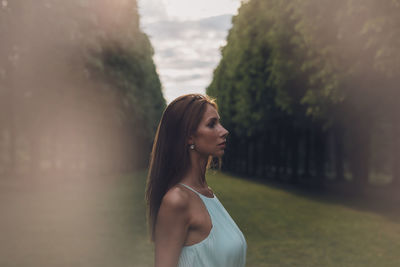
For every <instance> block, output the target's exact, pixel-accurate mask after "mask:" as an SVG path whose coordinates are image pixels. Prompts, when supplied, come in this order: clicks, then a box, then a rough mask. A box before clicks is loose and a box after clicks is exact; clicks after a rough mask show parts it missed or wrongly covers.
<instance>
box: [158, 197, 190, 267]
mask: <svg viewBox="0 0 400 267" xmlns="http://www.w3.org/2000/svg"><path fill="white" fill-rule="evenodd" d="M188 209H189V198H188V196H187V195H186V194H185V193H184V192H181V191H180V190H173V191H171V192H168V193H167V194H166V195H165V196H164V198H163V200H162V202H161V206H160V209H159V211H158V216H157V222H156V226H155V227H156V228H155V242H154V243H155V267H176V266H177V265H178V261H179V256H180V253H181V250H182V246H183V245H184V242H185V239H186V235H187V231H188V228H189V212H188Z"/></svg>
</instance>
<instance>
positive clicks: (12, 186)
mask: <svg viewBox="0 0 400 267" xmlns="http://www.w3.org/2000/svg"><path fill="white" fill-rule="evenodd" d="M135 177H136V176H132V175H130V176H111V175H110V176H97V177H89V176H69V177H61V176H59V177H51V178H50V177H49V178H46V179H44V178H42V179H39V178H35V179H33V178H32V177H26V179H22V178H20V179H0V210H1V213H2V219H1V220H0V229H1V235H0V236H1V242H0V266H2V267H11V266H21V267H22V266H29V267H35V266H38V267H39V266H40V267H47V266H49V267H50V266H51V267H64V266H65V267H67V266H68V267H70V266H85V267H91V266H96V267H100V266H107V267H109V266H150V263H148V264H145V263H144V262H145V261H146V260H147V261H148V260H152V259H151V258H141V255H143V253H142V252H143V251H147V250H150V249H151V247H150V246H149V245H147V244H148V243H147V242H146V240H145V238H146V236H145V232H146V228H145V217H144V213H143V212H144V209H143V203H144V202H143V193H141V194H139V193H138V192H141V191H143V188H144V187H140V188H139V187H136V188H134V187H132V185H133V183H132V180H133V179H134V178H135ZM30 178H32V179H30ZM142 180H143V179H141V180H140V182H141V181H142ZM135 184H136V185H138V183H135ZM143 186H144V185H143ZM139 233H140V235H139ZM138 244H140V246H138ZM150 252H151V251H148V252H147V253H145V254H147V255H149V254H150ZM142 257H143V256H142Z"/></svg>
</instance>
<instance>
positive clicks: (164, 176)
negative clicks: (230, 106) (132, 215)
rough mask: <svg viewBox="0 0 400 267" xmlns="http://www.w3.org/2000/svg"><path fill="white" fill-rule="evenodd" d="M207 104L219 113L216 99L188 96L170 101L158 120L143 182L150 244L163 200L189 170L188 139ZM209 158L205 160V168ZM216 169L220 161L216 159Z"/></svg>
mask: <svg viewBox="0 0 400 267" xmlns="http://www.w3.org/2000/svg"><path fill="white" fill-rule="evenodd" d="M207 104H210V105H212V106H213V107H214V108H215V109H217V110H218V106H217V104H216V102H215V99H212V98H210V97H209V96H207V95H201V94H187V95H183V96H180V97H178V98H176V99H175V100H173V101H172V102H171V103H170V104H169V105H168V106H167V108H166V109H165V110H164V113H163V115H162V117H161V120H160V123H159V125H158V128H157V132H156V135H155V137H154V143H153V149H152V152H151V155H150V166H149V172H148V176H147V182H146V204H147V222H148V230H150V231H149V232H150V237H151V241H154V232H155V224H156V220H157V214H158V210H159V209H160V205H161V201H162V198H163V197H164V195H165V193H166V192H167V190H168V188H170V187H172V186H174V185H175V184H177V183H178V182H179V181H180V180H181V179H182V176H183V175H184V174H185V173H186V171H188V169H189V167H190V157H189V145H188V144H187V140H188V138H189V136H190V135H192V134H193V133H195V132H196V130H197V128H198V126H199V124H200V121H201V119H202V118H203V115H204V113H205V111H206V107H207V106H206V105H207ZM212 159H213V158H212V156H210V157H209V158H208V163H207V167H206V168H207V169H208V168H209V167H210V163H211V161H212ZM218 160H219V166H220V162H221V159H220V158H219V159H218Z"/></svg>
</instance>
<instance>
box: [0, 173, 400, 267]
mask: <svg viewBox="0 0 400 267" xmlns="http://www.w3.org/2000/svg"><path fill="white" fill-rule="evenodd" d="M57 179H58V180H57ZM207 179H208V181H209V184H210V186H211V187H212V188H213V190H214V192H215V194H216V195H217V196H218V198H219V199H220V200H221V202H222V203H223V205H224V206H225V208H226V209H227V210H228V212H229V213H230V214H231V216H232V217H233V218H234V220H235V221H236V223H237V224H238V225H239V227H240V228H241V230H242V232H243V233H244V235H245V237H246V240H247V244H248V252H247V267H259V266H260V267H261V266H400V257H399V256H398V252H399V251H400V211H398V212H392V213H391V214H390V216H385V215H384V214H382V213H376V212H371V211H368V209H358V208H354V207H353V208H352V206H351V205H344V204H343V203H341V202H340V201H331V200H327V199H325V198H321V197H316V196H309V195H305V194H301V193H296V192H289V191H285V190H282V189H279V188H274V187H271V186H266V185H263V184H259V183H257V182H255V181H249V180H243V179H238V178H235V177H232V176H229V175H225V174H221V173H214V174H213V173H210V174H209V175H208V178H207ZM144 185H145V174H144V173H139V174H137V175H124V176H107V177H97V178H96V179H90V178H88V177H81V178H79V177H74V178H70V179H66V178H64V179H61V178H54V179H53V180H51V181H49V180H46V181H41V182H36V181H35V182H33V181H23V182H16V181H10V180H8V181H7V180H2V181H0V209H1V212H2V215H1V220H0V229H1V235H0V241H1V242H0V266H2V267H11V266H18V267H19V266H21V267H22V266H29V267H35V266H38V267H47V266H49V267H50V266H51V267H70V266H82V267H91V266H93V267H94V266H96V267H106V266H107V267H111V266H118V267H119V266H123V267H125V266H126V267H129V266H132V267H142V266H143V267H147V266H152V262H153V247H152V245H151V244H150V243H149V242H148V241H147V236H146V226H145V216H144V215H145V210H144Z"/></svg>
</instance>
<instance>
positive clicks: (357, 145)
mask: <svg viewBox="0 0 400 267" xmlns="http://www.w3.org/2000/svg"><path fill="white" fill-rule="evenodd" d="M399 14H400V2H399V1H394V0H393V1H379V0H337V1H331V0H250V1H245V2H243V3H242V6H241V7H240V9H239V13H238V15H237V16H235V17H234V18H233V20H232V21H233V27H232V28H231V30H230V31H229V35H228V37H227V44H226V45H225V46H224V47H223V48H222V50H221V51H222V60H221V61H220V63H219V65H218V67H217V68H216V69H215V71H214V77H213V81H212V83H211V84H210V86H209V87H208V88H207V93H208V94H209V95H211V96H214V97H216V98H217V101H218V104H219V106H220V115H221V117H222V123H223V124H224V126H225V127H226V128H227V129H228V130H229V131H230V135H229V137H228V145H227V149H226V153H225V156H224V162H223V168H224V169H225V170H229V171H232V172H236V173H241V174H244V175H251V176H262V177H275V178H277V179H283V180H286V181H291V182H295V183H296V182H303V183H310V184H316V185H321V184H324V183H325V182H326V181H327V180H332V181H352V182H353V184H354V185H356V186H357V187H359V188H361V187H362V186H363V185H367V184H374V183H391V184H393V185H400V177H399V175H400V116H399V111H400V107H399V103H400V101H399V100H400V90H399V89H400V88H399V86H400V50H399V47H400V46H399V45H400V16H399Z"/></svg>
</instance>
